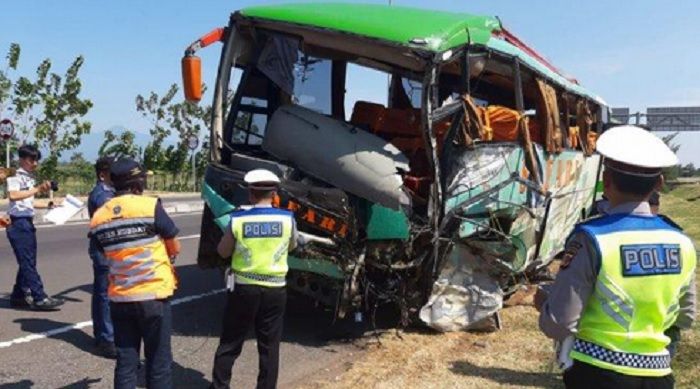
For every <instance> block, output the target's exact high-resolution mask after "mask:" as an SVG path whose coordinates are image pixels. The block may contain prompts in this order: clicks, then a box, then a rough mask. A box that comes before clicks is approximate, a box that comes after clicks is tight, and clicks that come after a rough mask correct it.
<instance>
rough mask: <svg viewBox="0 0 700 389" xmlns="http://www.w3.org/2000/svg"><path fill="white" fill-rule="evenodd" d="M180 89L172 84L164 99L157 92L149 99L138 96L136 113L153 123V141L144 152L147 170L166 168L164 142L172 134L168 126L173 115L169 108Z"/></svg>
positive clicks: (151, 131) (150, 131)
mask: <svg viewBox="0 0 700 389" xmlns="http://www.w3.org/2000/svg"><path fill="white" fill-rule="evenodd" d="M178 89H179V88H178V86H177V84H172V85H171V86H170V89H169V90H168V91H167V92H166V93H165V95H163V97H159V96H158V94H156V93H155V92H151V93H150V95H149V97H148V99H146V98H144V97H143V96H142V95H138V96H136V111H137V112H139V113H141V116H143V117H144V118H146V119H148V120H149V121H150V122H151V128H150V129H149V133H150V134H151V137H152V140H151V141H150V142H148V145H146V147H145V149H144V151H143V164H144V167H145V168H146V169H149V170H160V169H163V168H164V167H165V163H166V156H165V154H164V151H163V142H164V141H165V138H167V137H168V136H170V134H171V133H172V132H171V130H170V129H169V128H168V127H167V126H166V124H168V123H169V122H170V117H169V115H170V114H171V111H170V110H169V109H168V108H169V106H170V104H171V102H172V100H173V98H174V97H175V95H176V94H177V91H178Z"/></svg>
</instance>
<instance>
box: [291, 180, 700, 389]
mask: <svg viewBox="0 0 700 389" xmlns="http://www.w3.org/2000/svg"><path fill="white" fill-rule="evenodd" d="M661 207H662V210H661V212H662V213H664V214H667V215H668V216H670V217H671V218H672V219H673V220H674V221H676V222H677V223H678V224H680V225H681V226H682V227H683V228H684V229H685V231H686V233H687V234H688V235H690V236H691V237H692V238H693V239H694V240H695V242H697V243H700V186H698V185H695V186H681V187H679V188H676V189H675V190H673V191H671V192H670V193H667V194H664V195H663V196H662V199H661ZM699 275H700V272H699ZM531 301H532V300H531V296H530V297H528V298H526V299H525V300H523V302H522V303H521V304H523V305H518V306H513V307H508V308H505V309H503V311H501V318H502V323H503V330H501V331H499V332H495V333H471V332H453V333H445V334H438V333H433V332H427V331H410V332H406V333H403V334H402V335H401V337H398V336H397V335H396V334H395V333H394V332H393V331H390V332H387V333H385V334H383V335H382V336H381V338H380V339H381V343H379V344H378V345H375V346H372V348H371V349H370V350H369V351H368V352H367V353H365V354H364V356H363V357H362V358H361V359H359V360H357V361H355V362H354V363H353V364H352V366H350V367H349V369H348V370H347V371H345V372H343V373H341V374H340V375H338V376H337V377H335V378H332V379H326V380H321V381H317V382H313V383H310V384H305V385H303V386H302V387H303V388H314V389H321V388H358V387H359V388H378V389H383V388H387V389H388V388H522V387H527V388H561V387H563V384H562V382H561V377H560V375H559V374H558V373H550V372H549V365H550V363H551V360H552V358H553V352H552V341H551V340H549V339H548V338H546V337H545V336H544V335H543V334H542V333H541V332H540V331H539V329H538V326H537V312H536V311H535V309H534V308H533V307H532V306H531ZM698 327H700V326H696V327H695V328H694V329H692V330H690V331H686V332H684V333H683V340H682V343H681V345H680V350H679V354H678V356H677V357H676V358H675V359H674V363H673V367H674V373H675V377H676V386H677V387H679V388H700V329H698Z"/></svg>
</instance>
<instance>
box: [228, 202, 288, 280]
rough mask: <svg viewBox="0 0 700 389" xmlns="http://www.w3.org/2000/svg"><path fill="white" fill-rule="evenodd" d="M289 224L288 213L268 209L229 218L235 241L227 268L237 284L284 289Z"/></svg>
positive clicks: (255, 209)
mask: <svg viewBox="0 0 700 389" xmlns="http://www.w3.org/2000/svg"><path fill="white" fill-rule="evenodd" d="M293 223H294V219H293V214H292V213H291V212H289V211H286V210H281V209H277V208H271V207H266V208H263V207H259V208H258V207H256V208H252V209H249V210H243V211H237V212H234V213H232V214H231V230H232V232H233V236H234V238H235V239H236V247H235V249H234V251H233V255H232V258H231V268H232V270H233V272H234V274H235V277H236V282H237V283H241V284H253V285H260V286H267V287H280V286H284V285H285V277H286V275H287V270H288V266H287V251H288V250H289V240H290V238H291V237H292V228H293Z"/></svg>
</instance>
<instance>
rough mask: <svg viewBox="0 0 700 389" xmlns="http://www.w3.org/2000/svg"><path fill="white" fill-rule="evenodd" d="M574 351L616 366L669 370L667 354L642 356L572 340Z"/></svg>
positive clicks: (668, 356) (669, 362)
mask: <svg viewBox="0 0 700 389" xmlns="http://www.w3.org/2000/svg"><path fill="white" fill-rule="evenodd" d="M574 351H577V352H579V353H581V354H585V355H588V356H589V357H591V358H595V359H597V360H600V361H603V362H607V363H611V364H613V365H617V366H624V367H632V368H637V369H652V370H657V369H670V368H671V355H670V354H668V353H666V354H659V355H644V354H633V353H625V352H622V351H612V350H608V349H607V348H605V347H602V346H599V345H597V344H595V343H591V342H587V341H585V340H581V339H576V340H574Z"/></svg>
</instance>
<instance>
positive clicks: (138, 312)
mask: <svg viewBox="0 0 700 389" xmlns="http://www.w3.org/2000/svg"><path fill="white" fill-rule="evenodd" d="M110 310H111V313H112V322H113V323H114V344H115V346H116V347H117V364H116V365H115V368H114V388H115V389H135V388H136V381H137V379H136V377H137V370H138V365H139V354H140V350H141V342H142V341H143V346H144V354H145V355H146V387H147V388H149V389H170V388H172V387H173V382H172V364H173V355H172V352H171V347H170V335H171V333H172V311H171V309H170V301H169V300H167V299H166V300H149V301H136V302H130V303H114V302H113V303H111V304H110Z"/></svg>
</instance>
